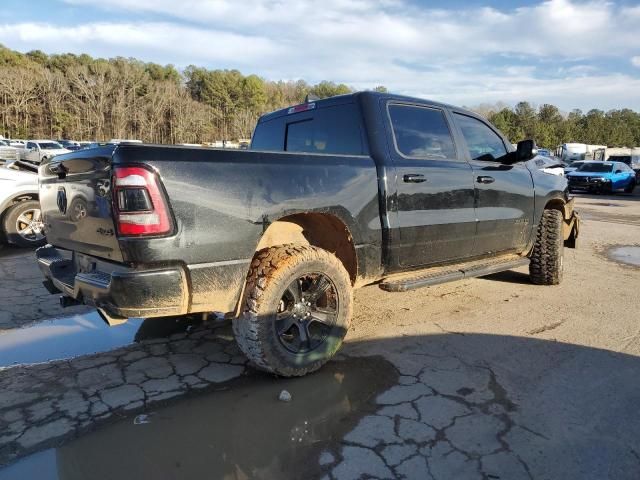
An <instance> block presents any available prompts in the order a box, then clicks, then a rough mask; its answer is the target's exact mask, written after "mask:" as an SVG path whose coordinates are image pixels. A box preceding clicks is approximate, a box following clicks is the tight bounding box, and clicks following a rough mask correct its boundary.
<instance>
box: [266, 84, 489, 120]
mask: <svg viewBox="0 0 640 480" xmlns="http://www.w3.org/2000/svg"><path fill="white" fill-rule="evenodd" d="M358 97H369V98H379V99H381V100H395V101H398V102H408V103H414V104H423V105H428V106H435V107H442V108H453V109H455V110H457V111H462V112H465V113H469V114H470V115H473V116H476V115H477V114H476V113H474V112H471V111H469V110H467V109H464V108H460V107H456V106H453V105H449V104H446V103H441V102H435V101H433V100H427V99H424V98H416V97H409V96H405V95H397V94H394V93H382V92H371V91H363V92H354V93H347V94H345V95H336V96H335V97H329V98H323V99H320V100H310V101H309V102H308V103H310V104H311V103H314V104H316V108H325V107H332V106H335V105H343V104H345V103H353V102H354V101H355V100H356V99H357V98H358ZM299 105H305V103H301V104H299ZM295 106H297V105H292V106H290V107H286V108H282V109H280V110H275V111H273V112H270V113H265V114H264V115H262V116H261V117H260V118H259V119H258V122H259V123H260V122H264V121H267V120H272V119H274V118H278V117H282V116H284V115H288V114H289V110H290V109H291V108H293V107H295ZM296 113H298V112H296Z"/></svg>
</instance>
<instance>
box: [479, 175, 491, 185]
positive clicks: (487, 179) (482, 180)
mask: <svg viewBox="0 0 640 480" xmlns="http://www.w3.org/2000/svg"><path fill="white" fill-rule="evenodd" d="M495 181H496V179H495V178H493V177H489V176H487V175H480V176H479V177H478V178H476V182H478V183H493V182H495Z"/></svg>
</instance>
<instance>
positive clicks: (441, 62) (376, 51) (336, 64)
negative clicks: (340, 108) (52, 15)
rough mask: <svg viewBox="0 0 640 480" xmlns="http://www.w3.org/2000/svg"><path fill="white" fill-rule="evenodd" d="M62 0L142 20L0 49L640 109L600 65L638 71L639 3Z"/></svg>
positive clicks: (1, 36) (3, 30) (626, 84)
mask: <svg viewBox="0 0 640 480" xmlns="http://www.w3.org/2000/svg"><path fill="white" fill-rule="evenodd" d="M65 1H66V3H68V4H72V5H76V6H80V7H82V8H84V7H87V6H89V7H93V8H99V9H107V10H110V11H115V12H122V13H124V14H123V15H122V17H123V18H124V17H129V18H131V17H134V18H136V17H137V18H140V19H141V20H140V21H138V22H130V21H127V22H118V21H111V22H109V23H88V24H84V25H82V26H64V25H60V24H56V26H53V25H38V24H32V23H22V24H16V23H14V24H8V25H4V26H2V25H0V42H2V43H4V44H6V45H7V46H9V47H12V48H18V49H21V50H28V49H32V48H40V49H42V50H45V51H47V52H64V51H74V52H77V53H79V52H87V53H90V54H93V55H102V56H115V55H122V56H135V57H138V58H141V59H144V60H149V61H157V62H161V63H174V64H176V65H178V66H186V65H188V64H190V63H196V64H202V65H206V66H209V67H212V68H240V69H241V70H243V71H244V72H246V73H250V72H251V73H254V72H255V73H258V74H260V75H263V76H265V77H267V78H271V79H281V78H282V79H297V78H305V79H307V80H309V81H312V82H315V81H319V80H322V79H331V80H334V81H338V82H344V83H347V84H350V85H353V86H355V87H362V88H370V87H372V86H374V85H378V84H384V85H386V86H388V87H389V88H390V89H391V90H393V91H399V92H401V93H406V94H412V95H424V96H431V97H436V98H437V99H440V100H445V101H450V102H456V103H466V104H474V103H479V102H481V101H485V100H488V99H495V100H505V101H518V100H521V99H523V98H524V99H529V100H532V101H537V102H547V101H556V102H557V103H558V104H559V105H561V106H563V107H564V108H566V109H570V108H572V107H574V106H587V105H588V106H598V107H600V108H610V107H614V106H622V105H626V106H632V107H633V108H636V109H640V94H636V95H635V97H634V96H632V95H631V96H630V95H629V92H634V91H635V92H640V88H638V87H639V85H638V82H639V81H640V80H639V79H638V78H637V77H635V76H633V75H632V74H626V75H625V74H622V73H616V72H601V71H600V70H599V69H598V67H597V66H595V65H593V63H595V60H597V59H602V58H621V59H625V60H626V59H628V58H632V63H633V64H634V65H636V59H639V57H633V55H634V54H636V53H637V52H638V51H640V36H639V35H637V34H636V31H637V25H638V24H639V22H640V7H621V6H617V5H616V4H614V3H612V2H609V1H601V0H591V1H587V2H580V3H577V2H575V1H571V0H548V1H544V2H541V3H539V4H537V5H533V6H527V7H520V8H516V9H511V10H503V11H500V10H497V9H495V8H488V7H485V8H474V9H457V10H452V9H448V10H446V9H433V8H425V7H417V6H415V5H413V4H409V3H407V2H406V0H325V1H324V2H322V5H321V6H318V4H317V2H312V1H303V0H297V1H284V0H245V1H242V2H238V1H235V0H182V1H181V3H180V5H179V7H177V6H176V3H175V1H173V0H137V1H135V2H131V1H130V0H65ZM158 19H161V21H158ZM614 29H615V31H614ZM498 58H499V62H497V59H498ZM638 63H640V60H638ZM541 64H544V65H547V66H545V67H542V66H540V65H541ZM636 66H637V65H636ZM614 88H615V89H614ZM620 92H626V96H625V97H623V96H622V94H621V93H620Z"/></svg>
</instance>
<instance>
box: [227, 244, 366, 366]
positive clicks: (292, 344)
mask: <svg viewBox="0 0 640 480" xmlns="http://www.w3.org/2000/svg"><path fill="white" fill-rule="evenodd" d="M352 297H353V294H352V289H351V281H350V278H349V274H348V273H347V271H346V270H345V268H344V266H343V265H342V263H341V262H340V261H339V260H338V259H337V258H336V256H335V255H333V254H331V253H329V252H327V251H326V250H322V249H320V248H316V247H311V246H302V245H300V246H299V245H285V246H280V247H272V248H268V249H265V250H262V251H260V252H259V253H258V254H257V255H256V257H255V258H254V260H253V262H252V263H251V271H250V272H249V276H248V278H247V286H246V293H245V303H244V307H243V313H242V315H241V316H240V318H238V319H236V320H235V321H234V322H233V330H234V334H235V337H236V341H237V342H238V346H239V347H240V349H241V350H242V351H243V352H244V354H245V355H246V356H247V357H248V358H249V360H250V361H251V362H252V363H253V365H255V366H256V367H257V368H259V369H261V370H265V371H267V372H271V373H275V374H277V375H281V376H284V377H294V376H302V375H305V374H307V373H310V372H313V371H315V370H317V369H319V368H320V367H321V366H322V365H324V364H325V363H326V362H327V361H328V360H329V359H330V358H331V357H333V355H334V354H335V353H336V352H337V351H338V349H339V348H340V345H342V340H343V338H344V336H345V334H346V333H347V330H348V328H349V323H350V321H351V310H352V303H353V299H352Z"/></svg>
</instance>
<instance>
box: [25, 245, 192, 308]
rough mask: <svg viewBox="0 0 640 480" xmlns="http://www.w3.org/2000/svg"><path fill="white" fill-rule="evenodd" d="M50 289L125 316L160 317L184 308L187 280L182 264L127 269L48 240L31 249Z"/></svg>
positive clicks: (185, 305) (186, 297) (185, 306)
mask: <svg viewBox="0 0 640 480" xmlns="http://www.w3.org/2000/svg"><path fill="white" fill-rule="evenodd" d="M36 258H37V261H38V266H39V267H40V270H41V271H42V273H43V274H44V276H45V278H46V279H47V280H46V281H45V284H48V285H47V287H48V288H49V290H50V291H52V290H53V291H55V290H58V291H59V292H60V293H62V295H63V296H65V297H70V298H73V299H75V300H76V301H78V302H80V303H84V304H86V305H91V306H94V307H96V308H99V309H103V310H105V311H107V312H108V313H109V314H111V315H113V316H116V317H122V318H128V317H145V318H149V317H163V316H168V315H182V314H185V313H187V311H188V303H189V302H188V284H187V279H186V275H185V273H184V271H183V269H181V268H179V267H167V268H159V269H145V270H138V269H133V268H130V267H127V266H124V265H122V264H118V263H113V262H107V261H104V260H100V259H97V258H95V257H90V256H88V255H83V254H78V253H73V252H70V251H67V250H62V249H57V248H55V247H53V246H51V245H47V246H45V247H41V248H39V249H38V250H37V251H36Z"/></svg>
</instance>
